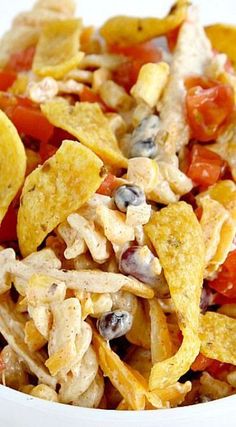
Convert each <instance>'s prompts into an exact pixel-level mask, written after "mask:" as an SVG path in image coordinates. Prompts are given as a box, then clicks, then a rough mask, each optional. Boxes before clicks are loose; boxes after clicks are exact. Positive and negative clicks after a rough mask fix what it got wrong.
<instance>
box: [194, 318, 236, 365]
mask: <svg viewBox="0 0 236 427" xmlns="http://www.w3.org/2000/svg"><path fill="white" fill-rule="evenodd" d="M199 337H200V340H201V353H203V354H204V355H205V356H207V357H210V358H211V359H216V360H219V361H220V362H224V363H232V364H233V365H236V351H235V338H236V319H233V318H231V317H228V316H225V315H223V314H219V313H214V312H208V313H206V314H205V315H204V316H201V319H200V331H199Z"/></svg>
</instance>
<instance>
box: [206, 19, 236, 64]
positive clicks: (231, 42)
mask: <svg viewBox="0 0 236 427" xmlns="http://www.w3.org/2000/svg"><path fill="white" fill-rule="evenodd" d="M205 31H206V34H207V36H208V37H209V39H210V41H211V44H212V47H213V48H214V49H216V50H218V51H219V52H223V53H226V54H227V55H228V57H229V59H230V60H231V61H232V62H233V64H234V66H236V44H235V40H236V26H234V25H228V24H214V25H209V26H208V27H206V28H205Z"/></svg>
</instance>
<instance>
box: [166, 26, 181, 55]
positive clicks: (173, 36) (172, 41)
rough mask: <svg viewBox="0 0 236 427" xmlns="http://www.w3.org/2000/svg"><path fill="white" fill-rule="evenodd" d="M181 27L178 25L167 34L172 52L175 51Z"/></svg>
mask: <svg viewBox="0 0 236 427" xmlns="http://www.w3.org/2000/svg"><path fill="white" fill-rule="evenodd" d="M179 30H180V27H176V28H174V29H173V30H171V31H169V32H168V33H167V34H166V39H167V44H168V48H169V51H170V52H174V50H175V46H176V43H177V40H178V36H179Z"/></svg>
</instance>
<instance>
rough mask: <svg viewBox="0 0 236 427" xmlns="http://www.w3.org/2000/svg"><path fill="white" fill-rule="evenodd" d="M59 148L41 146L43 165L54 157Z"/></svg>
mask: <svg viewBox="0 0 236 427" xmlns="http://www.w3.org/2000/svg"><path fill="white" fill-rule="evenodd" d="M57 149H58V148H57V147H55V145H51V144H41V145H40V149H39V154H40V157H41V161H42V163H44V162H45V161H46V160H47V159H49V157H52V156H53V155H54V154H55V152H56V151H57Z"/></svg>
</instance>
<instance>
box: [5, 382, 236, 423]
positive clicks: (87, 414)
mask: <svg viewBox="0 0 236 427" xmlns="http://www.w3.org/2000/svg"><path fill="white" fill-rule="evenodd" d="M0 401H1V402H2V403H3V401H5V402H6V403H7V402H9V403H14V405H16V404H19V405H20V406H21V407H22V406H24V407H28V408H29V407H30V408H32V409H34V410H38V411H40V412H42V413H47V414H48V413H49V411H50V415H55V416H59V417H61V416H63V417H67V418H68V419H75V418H76V419H78V415H79V416H80V420H82V419H84V420H85V419H86V421H88V420H89V419H91V420H94V418H95V417H96V421H97V422H102V421H109V420H111V421H130V422H132V421H135V420H137V413H138V419H139V421H140V422H144V423H145V421H150V419H151V418H152V417H153V415H154V414H155V417H157V416H158V417H159V419H158V420H159V421H166V420H168V421H169V422H170V421H174V420H176V418H181V419H183V420H184V419H189V415H191V417H193V416H194V415H195V416H198V415H200V414H201V417H202V416H204V414H206V415H208V416H209V413H210V412H211V411H212V413H214V416H216V412H218V411H220V412H221V411H222V407H225V405H227V409H228V406H229V405H230V406H231V405H232V406H231V408H233V406H234V405H233V403H235V402H236V395H232V396H228V397H224V398H222V399H218V400H213V401H210V402H207V403H199V404H197V405H189V406H183V407H177V408H170V409H164V410H159V411H158V410H148V411H116V410H106V409H91V408H83V407H78V406H72V405H66V404H63V403H59V404H58V403H56V402H49V401H46V400H43V399H39V398H36V397H33V396H30V395H27V394H25V393H22V392H20V391H17V390H13V389H11V388H9V387H7V386H3V385H0ZM221 413H222V412H221Z"/></svg>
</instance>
